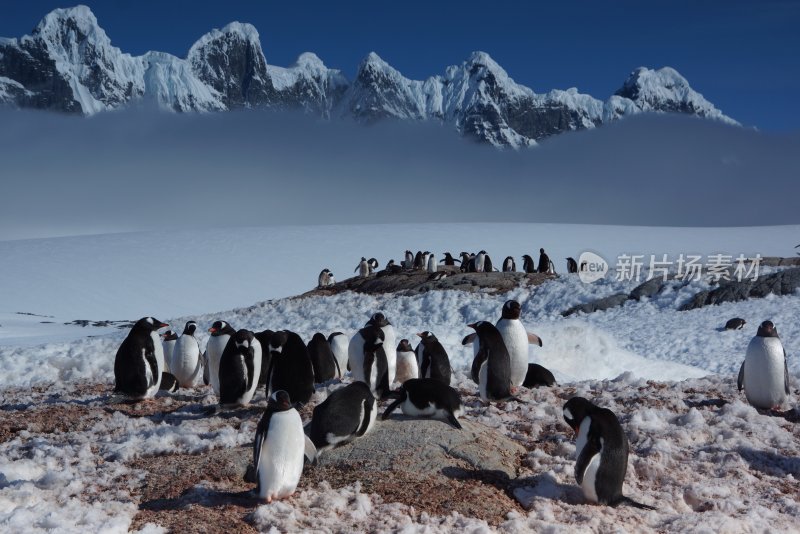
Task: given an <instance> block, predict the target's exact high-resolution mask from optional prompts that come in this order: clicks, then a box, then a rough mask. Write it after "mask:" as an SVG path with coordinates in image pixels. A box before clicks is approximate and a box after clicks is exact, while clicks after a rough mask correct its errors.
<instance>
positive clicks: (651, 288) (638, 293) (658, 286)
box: [629, 278, 664, 300]
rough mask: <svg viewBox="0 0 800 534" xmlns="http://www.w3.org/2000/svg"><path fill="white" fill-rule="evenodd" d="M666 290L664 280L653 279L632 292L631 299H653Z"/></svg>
mask: <svg viewBox="0 0 800 534" xmlns="http://www.w3.org/2000/svg"><path fill="white" fill-rule="evenodd" d="M663 288H664V280H662V279H661V278H651V279H650V280H648V281H646V282H645V283H643V284H640V285H638V286H636V288H634V290H633V291H631V294H630V297H629V298H630V299H632V300H641V299H642V298H644V297H647V298H649V297H652V296H654V295H658V294H659V293H660V292H661V290H662V289H663Z"/></svg>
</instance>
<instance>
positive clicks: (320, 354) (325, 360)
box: [307, 332, 342, 384]
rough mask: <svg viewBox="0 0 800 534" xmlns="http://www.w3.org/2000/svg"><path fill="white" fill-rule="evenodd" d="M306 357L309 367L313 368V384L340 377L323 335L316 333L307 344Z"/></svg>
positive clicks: (331, 352) (340, 374) (334, 359)
mask: <svg viewBox="0 0 800 534" xmlns="http://www.w3.org/2000/svg"><path fill="white" fill-rule="evenodd" d="M307 348H308V357H309V358H311V366H312V367H313V368H314V383H315V384H321V383H322V382H327V381H328V380H331V379H332V378H334V377H336V376H342V373H341V371H340V370H339V368H338V364H337V362H336V357H335V356H334V355H333V351H332V350H331V346H330V345H328V340H327V339H325V335H324V334H321V333H319V332H317V333H316V334H314V336H313V337H312V338H311V341H309V342H308V347H307Z"/></svg>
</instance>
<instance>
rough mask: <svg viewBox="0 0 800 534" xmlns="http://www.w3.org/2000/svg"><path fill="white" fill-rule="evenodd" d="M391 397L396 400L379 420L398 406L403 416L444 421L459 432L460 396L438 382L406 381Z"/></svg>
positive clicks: (386, 416)
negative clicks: (395, 397)
mask: <svg viewBox="0 0 800 534" xmlns="http://www.w3.org/2000/svg"><path fill="white" fill-rule="evenodd" d="M392 396H397V399H396V400H395V401H394V402H392V403H391V404H390V405H389V407H388V408H386V411H385V412H383V416H382V417H381V419H386V418H388V417H389V414H391V413H392V412H393V411H394V410H395V408H397V407H398V406H400V409H401V410H402V411H403V413H404V414H405V415H410V416H415V417H430V418H434V419H444V420H445V421H448V422H449V423H450V424H451V425H453V426H454V427H456V428H457V429H459V430H461V424H460V423H459V422H458V416H460V415H461V414H462V413H463V412H464V409H463V407H462V405H461V395H459V394H458V391H456V390H455V389H453V388H451V387H450V386H448V385H447V384H443V383H442V382H440V381H439V380H434V379H432V378H412V379H410V380H406V381H405V382H404V383H403V385H402V386H400V389H399V391H397V392H396V393H392Z"/></svg>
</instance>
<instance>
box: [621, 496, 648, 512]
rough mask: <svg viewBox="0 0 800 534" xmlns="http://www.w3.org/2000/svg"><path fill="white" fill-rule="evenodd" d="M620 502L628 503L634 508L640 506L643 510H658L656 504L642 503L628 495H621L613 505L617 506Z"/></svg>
mask: <svg viewBox="0 0 800 534" xmlns="http://www.w3.org/2000/svg"><path fill="white" fill-rule="evenodd" d="M620 504H627V505H628V506H633V507H634V508H639V509H641V510H656V509H657V508H656V507H655V506H650V505H648V504H642V503H640V502H638V501H634V500H633V499H631V498H630V497H626V496H625V495H621V496H620V498H619V499H618V500H617V501H616V502H615V503H613V504H612V505H611V506H617V505H620Z"/></svg>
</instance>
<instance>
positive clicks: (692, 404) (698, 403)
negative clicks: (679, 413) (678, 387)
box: [683, 399, 728, 408]
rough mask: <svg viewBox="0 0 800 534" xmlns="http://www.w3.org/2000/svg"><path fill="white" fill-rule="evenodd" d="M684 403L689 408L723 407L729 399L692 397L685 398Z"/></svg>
mask: <svg viewBox="0 0 800 534" xmlns="http://www.w3.org/2000/svg"><path fill="white" fill-rule="evenodd" d="M683 403H684V404H685V405H686V407H687V408H722V407H723V406H725V405H726V404H728V401H726V400H725V399H702V400H691V399H684V401H683Z"/></svg>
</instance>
